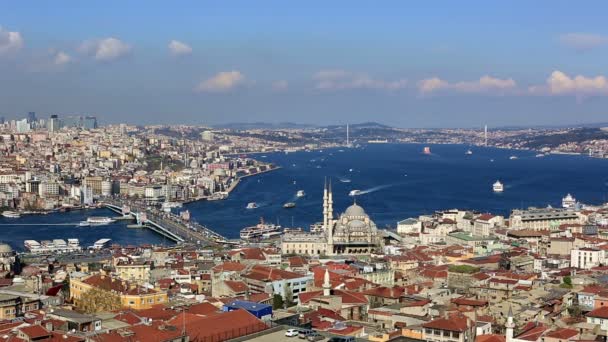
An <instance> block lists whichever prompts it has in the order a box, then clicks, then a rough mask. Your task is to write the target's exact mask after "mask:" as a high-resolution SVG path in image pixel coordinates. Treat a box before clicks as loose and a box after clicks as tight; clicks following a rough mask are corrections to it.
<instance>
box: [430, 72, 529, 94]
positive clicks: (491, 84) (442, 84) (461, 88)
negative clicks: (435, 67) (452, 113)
mask: <svg viewBox="0 0 608 342" xmlns="http://www.w3.org/2000/svg"><path fill="white" fill-rule="evenodd" d="M516 88H517V84H516V83H515V81H514V80H513V79H511V78H507V79H500V78H495V77H492V76H488V75H485V76H482V77H481V78H480V79H479V80H476V81H461V82H455V83H450V82H448V81H445V80H442V79H440V78H438V77H433V78H427V79H424V80H421V81H419V82H418V91H420V93H422V94H430V93H433V92H436V91H441V90H453V91H457V92H463V93H499V94H504V93H507V92H511V91H513V90H515V89H516Z"/></svg>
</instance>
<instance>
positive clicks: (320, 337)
mask: <svg viewBox="0 0 608 342" xmlns="http://www.w3.org/2000/svg"><path fill="white" fill-rule="evenodd" d="M324 339H325V336H323V335H321V334H319V333H318V332H316V331H313V332H312V334H309V335H308V336H306V341H310V342H315V341H323V340H324Z"/></svg>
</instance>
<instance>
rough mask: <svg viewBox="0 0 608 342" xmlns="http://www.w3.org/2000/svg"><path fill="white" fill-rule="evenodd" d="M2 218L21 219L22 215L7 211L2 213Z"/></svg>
mask: <svg viewBox="0 0 608 342" xmlns="http://www.w3.org/2000/svg"><path fill="white" fill-rule="evenodd" d="M2 216H4V217H6V218H20V217H21V214H19V213H18V212H16V211H10V210H5V211H3V212H2Z"/></svg>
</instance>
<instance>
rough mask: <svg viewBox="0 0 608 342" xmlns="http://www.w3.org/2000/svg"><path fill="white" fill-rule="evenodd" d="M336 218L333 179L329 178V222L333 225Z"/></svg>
mask: <svg viewBox="0 0 608 342" xmlns="http://www.w3.org/2000/svg"><path fill="white" fill-rule="evenodd" d="M333 220H334V194H333V192H332V190H331V179H330V180H329V196H328V199H327V223H328V224H329V226H330V227H331V226H332V225H333V222H332V221H333Z"/></svg>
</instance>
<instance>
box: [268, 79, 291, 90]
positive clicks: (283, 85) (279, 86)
mask: <svg viewBox="0 0 608 342" xmlns="http://www.w3.org/2000/svg"><path fill="white" fill-rule="evenodd" d="M288 87H289V83H287V81H285V80H279V81H274V82H272V89H273V90H276V91H282V90H287V88H288Z"/></svg>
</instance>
